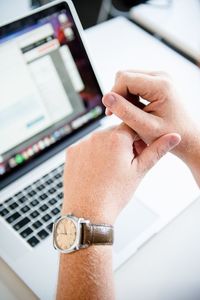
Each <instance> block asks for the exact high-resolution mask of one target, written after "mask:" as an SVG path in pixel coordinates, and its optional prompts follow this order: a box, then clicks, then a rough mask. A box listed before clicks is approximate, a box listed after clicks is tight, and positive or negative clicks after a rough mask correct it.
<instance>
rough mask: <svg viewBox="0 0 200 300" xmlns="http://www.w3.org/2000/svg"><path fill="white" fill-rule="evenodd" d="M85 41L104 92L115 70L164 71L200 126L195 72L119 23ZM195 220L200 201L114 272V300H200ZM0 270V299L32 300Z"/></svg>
mask: <svg viewBox="0 0 200 300" xmlns="http://www.w3.org/2000/svg"><path fill="white" fill-rule="evenodd" d="M87 38H88V44H89V48H90V50H91V52H92V56H93V58H95V65H96V69H97V71H98V73H99V76H100V78H101V81H102V85H103V88H104V90H105V91H106V90H109V89H110V88H111V86H112V82H113V80H114V73H115V72H116V71H117V70H118V69H124V68H125V69H127V68H135V69H138V68H140V69H141V68H142V69H163V70H165V71H169V73H170V74H171V75H172V76H173V78H174V81H175V83H176V85H177V87H178V89H179V90H180V93H181V94H182V96H183V98H184V102H185V103H186V105H187V106H188V109H189V110H190V111H191V113H192V114H193V116H194V117H195V118H196V119H197V120H200V114H199V110H200V104H199V98H200V87H199V83H200V72H199V70H198V68H197V67H195V66H194V65H192V64H191V63H189V62H187V61H186V60H185V59H184V58H182V57H181V56H179V55H176V54H175V53H173V51H172V50H170V49H169V48H167V47H166V46H164V45H162V44H160V42H159V41H158V42H157V41H156V42H155V41H154V42H155V43H154V42H153V40H152V37H151V36H148V35H146V34H145V33H143V32H142V31H141V30H140V29H138V28H137V27H136V26H135V25H133V24H131V23H129V22H128V21H126V20H124V19H122V18H119V19H116V20H113V21H110V22H108V23H106V24H102V25H100V26H98V27H96V28H92V29H90V30H88V32H87ZM183 66H184V69H183ZM188 85H190V86H191V89H190V88H188ZM191 99H192V106H191V101H190V100H191ZM199 216H200V200H198V201H196V202H195V203H194V204H193V205H192V206H191V207H189V208H188V209H187V211H185V212H184V213H183V214H182V215H181V216H179V217H178V218H177V219H176V220H175V221H174V222H173V223H172V224H170V225H169V226H168V227H167V228H166V229H165V230H163V231H162V232H161V233H160V234H158V235H157V236H156V237H154V238H153V239H152V240H151V241H150V242H149V243H147V244H146V245H145V246H144V247H143V248H142V249H141V250H140V251H139V252H138V253H136V254H135V255H134V256H133V257H131V258H130V259H129V260H128V261H127V262H126V263H125V264H124V265H123V266H122V267H121V268H120V269H118V270H117V271H116V273H115V283H116V292H117V294H116V296H117V299H120V300H124V299H125V300H132V299H137V300H147V299H148V300H167V299H170V300H179V299H181V300H186V299H187V300H188V299H190V300H197V299H200V290H199V287H200V264H199V261H200V240H199V228H200V218H199ZM0 270H1V271H0V298H1V299H5V300H8V299H9V300H11V299H13V300H14V299H15V300H16V299H20V300H21V299H29V300H31V299H36V297H35V296H34V295H33V293H32V292H31V291H30V290H29V289H28V288H27V287H26V286H25V285H24V284H23V282H21V280H20V279H19V278H18V277H17V276H16V275H15V274H14V273H13V272H12V271H11V270H10V269H9V267H8V266H7V265H6V264H5V263H4V262H3V261H2V260H0ZM187 293H189V294H187ZM182 294H184V297H186V298H183V297H182V298H181V296H182ZM197 295H198V296H199V297H198V298H197V297H196V296H197ZM179 297H180V298H179Z"/></svg>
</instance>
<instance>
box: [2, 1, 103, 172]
mask: <svg viewBox="0 0 200 300" xmlns="http://www.w3.org/2000/svg"><path fill="white" fill-rule="evenodd" d="M1 29H2V30H1V31H0V66H1V67H0V120H1V127H0V178H3V177H4V176H7V175H8V174H10V172H12V171H15V170H17V169H19V168H21V167H23V166H24V165H25V164H27V163H29V162H30V161H32V160H33V159H34V158H36V157H38V156H39V155H42V154H43V153H44V151H47V150H48V149H49V148H50V147H52V146H54V145H56V144H57V143H59V142H61V141H62V140H63V139H66V138H67V137H69V136H70V135H72V134H74V133H75V131H77V130H80V129H81V128H82V127H83V126H86V125H88V123H91V122H94V121H95V120H96V119H98V118H99V117H101V116H102V115H103V106H102V104H101V97H102V93H101V90H100V87H99V85H98V82H97V79H96V77H95V74H94V72H93V69H92V67H91V64H90V61H89V59H88V56H87V54H86V51H85V48H84V46H83V43H82V41H81V38H80V36H79V33H78V30H77V28H76V25H75V23H74V20H73V17H72V15H71V13H70V10H69V8H68V6H67V4H66V3H65V2H63V3H60V4H58V5H56V6H53V7H50V8H47V9H45V10H42V11H40V12H37V13H35V14H33V15H31V16H28V17H26V18H24V19H21V20H19V21H16V22H14V23H12V24H9V25H6V26H4V27H2V28H1Z"/></svg>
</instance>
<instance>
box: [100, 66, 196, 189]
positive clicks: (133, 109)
mask: <svg viewBox="0 0 200 300" xmlns="http://www.w3.org/2000/svg"><path fill="white" fill-rule="evenodd" d="M132 95H137V96H139V97H141V98H143V99H145V100H147V101H148V104H147V105H146V106H145V107H144V109H143V110H142V109H140V108H138V107H137V106H136V105H133V104H132V103H131V102H129V101H127V100H126V99H130V98H131V96H132ZM138 101H139V98H138ZM103 103H104V105H105V106H106V111H107V114H108V115H109V114H112V113H113V114H115V115H116V116H118V117H119V118H120V119H121V120H122V121H124V123H126V124H127V125H128V126H130V127H131V128H132V129H134V130H135V131H136V132H137V134H138V135H139V136H140V137H141V139H142V140H143V141H144V142H145V143H146V144H150V143H152V142H153V141H154V140H155V139H157V138H158V137H160V136H162V135H164V134H167V133H170V132H177V133H179V134H180V135H181V138H182V139H181V143H180V144H179V145H178V146H177V147H176V148H175V149H173V151H172V152H173V153H174V154H175V155H177V156H178V157H179V158H181V159H182V160H183V161H184V162H185V163H186V164H187V165H188V166H189V167H190V168H191V170H192V172H193V174H194V176H195V178H196V180H197V182H198V184H199V185H200V175H199V174H200V154H199V153H200V130H198V129H197V126H195V124H194V122H193V121H192V120H191V119H190V117H189V116H188V114H187V112H186V111H185V110H184V108H183V105H182V103H181V101H180V99H179V96H178V93H177V91H176V90H175V88H174V86H173V83H172V81H171V80H170V78H169V77H168V76H167V75H166V74H165V73H162V72H140V71H137V72H134V71H124V72H122V71H121V72H118V73H117V76H116V80H115V84H114V87H113V89H112V92H110V93H108V94H106V95H105V96H104V97H103ZM134 103H135V102H134ZM138 104H139V102H138Z"/></svg>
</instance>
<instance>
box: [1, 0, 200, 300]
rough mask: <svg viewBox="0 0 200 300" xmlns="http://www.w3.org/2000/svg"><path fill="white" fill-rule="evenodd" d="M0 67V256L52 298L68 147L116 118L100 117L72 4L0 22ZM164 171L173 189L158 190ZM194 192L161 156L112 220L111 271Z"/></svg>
mask: <svg viewBox="0 0 200 300" xmlns="http://www.w3.org/2000/svg"><path fill="white" fill-rule="evenodd" d="M0 65H1V69H0V89H1V98H0V120H1V128H0V140H1V143H0V237H1V239H0V255H1V257H2V258H3V259H4V260H5V261H6V263H7V264H8V265H9V266H10V267H11V268H12V269H13V270H14V271H15V272H16V274H17V275H18V276H19V277H20V278H21V279H22V280H23V281H24V282H25V283H26V284H27V286H29V287H30V288H31V290H32V291H33V292H34V293H35V294H36V295H37V296H38V297H39V298H40V299H48V300H49V299H53V298H54V297H55V292H56V284H57V273H58V261H59V255H58V253H57V252H56V251H55V250H54V248H53V245H52V235H51V232H52V224H53V222H54V221H55V220H56V219H57V218H58V217H59V216H60V209H61V205H62V199H63V191H62V188H63V187H62V175H63V164H64V162H65V149H66V148H67V147H68V146H69V145H71V144H72V143H75V142H77V141H79V140H80V139H83V138H85V137H86V136H87V135H88V134H90V133H91V132H93V131H94V130H99V129H101V128H105V127H107V126H110V125H113V124H118V123H119V120H118V119H117V118H115V117H114V116H113V117H110V118H108V117H105V114H104V107H103V105H102V102H101V98H102V89H101V87H100V84H99V79H98V78H97V76H96V72H95V71H94V67H93V66H92V63H91V59H90V58H89V54H88V51H87V50H86V46H85V42H84V37H83V33H82V28H81V25H80V22H79V20H78V17H77V14H76V12H75V9H74V7H73V4H72V3H71V1H54V2H53V3H51V4H49V5H46V6H43V7H42V8H40V9H37V10H35V11H33V12H32V13H31V14H29V15H26V16H25V17H23V18H20V19H18V20H15V21H13V22H11V23H8V24H6V25H3V26H2V27H1V30H0ZM161 175H162V177H163V178H164V179H165V180H168V182H167V183H166V182H165V187H168V186H169V187H170V188H166V190H165V191H164V190H163V184H161V182H160V181H159V178H160V177H161ZM180 176H181V182H179V180H178V178H180ZM152 187H153V189H154V191H153V193H152V195H153V196H151V192H152ZM170 190H172V192H171V194H170ZM163 191H164V192H163ZM172 194H173V195H174V198H173V199H172V197H171V196H170V195H172ZM199 194H200V193H199V188H198V187H197V185H196V184H195V182H194V179H193V178H192V175H191V174H190V172H189V170H187V168H186V167H185V166H184V164H183V163H182V162H181V161H179V160H178V159H177V158H176V157H174V156H172V155H171V154H168V155H167V156H166V157H164V158H163V159H162V160H161V161H160V162H159V163H158V164H157V165H156V167H154V168H153V169H152V170H151V171H150V172H149V173H148V175H147V176H146V177H145V179H144V180H143V182H142V184H141V185H140V187H139V188H138V190H137V191H136V193H135V196H134V197H133V199H132V200H131V201H130V202H129V204H128V205H127V207H126V208H125V209H124V210H123V211H122V213H121V214H120V216H119V218H118V220H117V222H116V225H115V243H114V247H113V248H114V249H113V251H114V269H115V270H116V269H117V268H118V267H119V266H120V265H121V264H122V263H123V262H124V261H126V260H127V259H128V258H129V257H130V256H131V255H133V254H134V253H135V252H136V251H137V250H138V249H140V247H142V245H144V244H145V242H147V241H148V240H149V239H150V238H151V237H153V236H154V235H155V234H156V233H158V232H159V231H160V230H161V229H162V228H164V226H166V225H167V224H168V223H169V222H170V221H172V220H173V218H174V217H176V216H177V215H178V214H180V213H181V212H182V211H183V210H184V209H185V208H186V207H187V206H188V205H189V204H191V203H192V202H193V201H194V200H195V199H196V198H197V197H198V196H199Z"/></svg>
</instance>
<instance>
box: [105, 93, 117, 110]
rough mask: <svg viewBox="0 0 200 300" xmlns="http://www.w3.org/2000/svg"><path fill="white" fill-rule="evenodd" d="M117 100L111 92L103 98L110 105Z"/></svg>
mask: <svg viewBox="0 0 200 300" xmlns="http://www.w3.org/2000/svg"><path fill="white" fill-rule="evenodd" d="M115 101H116V98H115V97H114V96H113V95H111V94H109V95H106V96H104V98H103V103H104V104H105V105H106V106H108V107H111V106H112V105H113V103H114V102H115Z"/></svg>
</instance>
